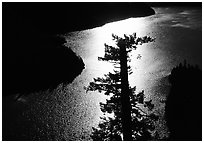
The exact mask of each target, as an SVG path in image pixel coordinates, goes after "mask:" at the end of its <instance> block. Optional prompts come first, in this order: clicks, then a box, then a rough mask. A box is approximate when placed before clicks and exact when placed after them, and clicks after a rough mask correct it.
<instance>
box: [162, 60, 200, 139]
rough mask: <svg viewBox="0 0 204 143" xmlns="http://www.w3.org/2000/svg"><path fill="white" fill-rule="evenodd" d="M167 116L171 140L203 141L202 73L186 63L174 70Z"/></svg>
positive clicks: (167, 104)
mask: <svg viewBox="0 0 204 143" xmlns="http://www.w3.org/2000/svg"><path fill="white" fill-rule="evenodd" d="M169 81H170V83H171V89H170V93H169V95H168V97H167V101H166V108H165V116H166V121H167V126H168V128H169V131H170V136H169V140H189V141H190V140H191V141H193V140H202V72H201V70H200V69H199V68H198V66H192V65H190V64H187V63H186V61H184V64H182V63H180V64H179V65H178V66H177V67H175V68H173V69H172V72H171V74H170V76H169Z"/></svg>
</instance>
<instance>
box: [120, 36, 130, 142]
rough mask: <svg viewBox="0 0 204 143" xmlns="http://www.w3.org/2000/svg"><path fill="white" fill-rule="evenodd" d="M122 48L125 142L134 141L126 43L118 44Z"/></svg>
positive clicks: (121, 65)
mask: <svg viewBox="0 0 204 143" xmlns="http://www.w3.org/2000/svg"><path fill="white" fill-rule="evenodd" d="M118 47H119V48H120V69H121V71H120V75H121V104H122V129H123V140H124V141H131V140H132V128H131V127H132V125H131V104H130V90H129V83H128V69H127V51H126V44H125V41H123V40H122V41H121V42H119V43H118Z"/></svg>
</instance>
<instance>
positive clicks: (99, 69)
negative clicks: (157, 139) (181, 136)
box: [6, 7, 202, 140]
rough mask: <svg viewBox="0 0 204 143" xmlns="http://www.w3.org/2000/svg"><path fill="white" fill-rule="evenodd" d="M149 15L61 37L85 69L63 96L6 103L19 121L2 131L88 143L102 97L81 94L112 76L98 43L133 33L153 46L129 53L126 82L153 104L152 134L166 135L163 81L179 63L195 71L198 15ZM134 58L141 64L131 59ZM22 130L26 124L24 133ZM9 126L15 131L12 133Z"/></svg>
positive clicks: (161, 11) (160, 11)
mask: <svg viewBox="0 0 204 143" xmlns="http://www.w3.org/2000/svg"><path fill="white" fill-rule="evenodd" d="M154 9H155V11H156V14H155V15H152V16H149V17H144V18H129V19H126V20H123V21H118V22H113V23H109V24H106V25H104V26H102V27H97V28H94V29H89V30H84V31H76V32H71V33H67V34H66V35H65V37H66V41H67V43H66V45H67V47H70V48H71V49H72V50H73V51H74V52H75V53H76V54H77V55H79V56H80V57H82V59H83V61H84V63H85V69H84V70H83V71H82V73H81V74H80V75H79V76H78V77H76V78H75V80H74V81H73V82H72V83H71V84H69V85H67V86H66V87H65V90H63V88H62V86H59V87H58V88H57V89H56V90H54V91H52V92H51V93H50V92H49V91H47V92H46V93H37V94H31V95H29V96H22V97H21V98H19V99H18V100H17V102H15V103H11V104H12V107H11V110H13V109H16V110H17V107H18V108H23V111H22V114H20V115H18V116H19V118H18V117H17V116H16V117H15V118H16V121H14V122H13V123H11V128H9V129H8V130H11V133H13V134H15V135H16V136H17V137H19V136H18V135H17V134H16V133H18V132H19V131H20V130H25V131H24V133H25V134H23V135H22V136H23V137H26V136H29V137H30V138H31V139H32V140H43V139H44V140H90V137H89V135H90V133H91V127H92V126H96V125H97V124H98V122H99V117H100V116H101V115H102V113H101V111H100V107H99V102H101V101H105V99H106V96H105V95H103V93H98V92H88V93H86V91H85V87H87V86H88V85H89V82H91V81H92V80H93V78H96V77H102V76H103V75H104V74H105V73H108V72H111V71H112V70H113V66H112V65H111V64H110V63H108V62H102V61H98V56H103V55H104V43H107V44H109V45H113V46H114V44H115V43H114V42H113V41H112V37H111V35H112V33H114V34H117V35H118V36H123V34H132V33H134V32H136V33H137V36H146V35H147V36H151V37H153V38H156V41H155V42H152V43H148V44H144V45H141V46H138V48H137V50H135V51H133V52H132V53H131V55H132V56H131V60H132V61H131V63H130V64H131V66H132V70H133V74H131V76H129V82H130V85H132V86H136V87H137V92H139V91H141V90H144V92H145V94H146V96H147V97H148V98H151V99H153V101H154V103H155V105H156V107H155V112H156V113H158V114H160V117H161V120H160V121H159V123H158V127H157V128H158V130H159V132H160V135H161V136H165V135H167V129H166V127H165V123H164V120H163V119H162V117H163V114H164V103H162V102H161V101H163V100H165V98H166V96H167V94H168V87H169V83H168V81H167V78H165V77H166V76H168V75H169V74H170V72H171V69H172V68H173V67H174V66H176V65H177V64H178V63H180V62H183V60H184V59H186V60H187V62H188V63H191V64H198V65H199V66H200V67H201V62H202V22H201V21H202V20H201V9H195V8H184V7H182V8H181V7H178V8H177V7H174V8H154ZM138 54H140V55H141V56H142V57H141V59H137V56H138ZM64 66H66V65H64ZM68 68H69V67H68ZM70 70H71V69H70ZM8 100H9V99H8ZM8 102H11V100H9V101H8ZM6 103H7V102H6ZM8 106H10V104H8ZM19 110H20V109H19ZM19 112H20V111H19ZM21 119H22V120H21ZM27 124H31V125H30V126H29V128H27V127H26V125H27ZM14 126H15V129H14V128H12V127H14ZM24 126H25V128H24Z"/></svg>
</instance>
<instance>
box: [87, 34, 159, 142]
mask: <svg viewBox="0 0 204 143" xmlns="http://www.w3.org/2000/svg"><path fill="white" fill-rule="evenodd" d="M112 37H113V40H115V41H116V45H117V47H112V46H109V45H107V44H105V55H104V57H99V60H103V61H109V62H112V63H114V67H115V69H114V72H113V73H111V72H109V73H108V74H105V75H104V76H105V77H102V78H99V77H98V78H94V82H90V85H89V86H88V88H87V91H96V90H97V91H99V92H104V94H105V95H107V96H109V98H108V99H107V100H106V103H100V107H101V111H102V112H103V113H104V116H103V117H101V122H100V123H99V125H98V127H97V128H95V127H93V132H92V135H91V137H92V139H93V140H95V141H104V140H108V141H113V140H115V141H120V140H124V139H123V137H124V129H123V126H124V123H123V119H124V117H123V116H124V114H122V112H123V111H124V110H122V107H123V104H124V103H122V102H124V101H123V99H124V98H123V99H122V96H124V95H123V94H124V93H123V94H122V93H121V88H122V86H123V84H124V83H123V82H122V80H121V74H123V73H122V72H121V71H118V70H117V69H118V68H120V69H121V66H123V65H122V64H121V55H120V54H121V51H120V50H121V47H122V48H125V50H127V51H126V52H127V53H129V52H131V51H132V50H133V49H136V48H137V47H136V46H137V45H138V44H143V43H148V42H152V41H154V39H152V38H150V37H147V36H145V37H142V38H140V37H136V33H134V34H132V35H129V36H127V35H124V38H121V37H118V36H116V35H112ZM121 45H122V46H121ZM125 58H126V60H127V61H130V57H129V56H128V54H127V57H125ZM127 61H126V62H127ZM126 71H127V72H128V73H129V74H131V73H132V70H131V67H130V66H127V70H126ZM128 73H127V74H128ZM125 74H126V73H125ZM127 82H128V81H127ZM135 91H136V87H133V88H131V87H130V86H129V84H128V89H127V90H126V93H125V94H127V95H125V96H128V97H129V103H130V106H131V108H130V116H131V123H130V127H131V128H130V129H131V136H132V139H131V140H154V139H155V137H158V134H157V133H156V132H155V121H157V120H158V116H157V115H155V114H154V113H152V112H151V111H152V109H153V108H154V105H153V104H152V100H145V95H144V91H142V92H140V93H138V94H136V93H135ZM125 103H127V104H129V103H128V102H125ZM127 112H129V111H127ZM148 112H149V114H148ZM106 113H109V114H113V117H110V116H106V115H105V114H106Z"/></svg>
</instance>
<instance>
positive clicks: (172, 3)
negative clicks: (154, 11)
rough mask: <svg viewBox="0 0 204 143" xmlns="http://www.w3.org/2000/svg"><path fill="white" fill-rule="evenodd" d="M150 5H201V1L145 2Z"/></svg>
mask: <svg viewBox="0 0 204 143" xmlns="http://www.w3.org/2000/svg"><path fill="white" fill-rule="evenodd" d="M146 4H147V5H149V6H151V7H178V6H179V7H201V6H202V2H146Z"/></svg>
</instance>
